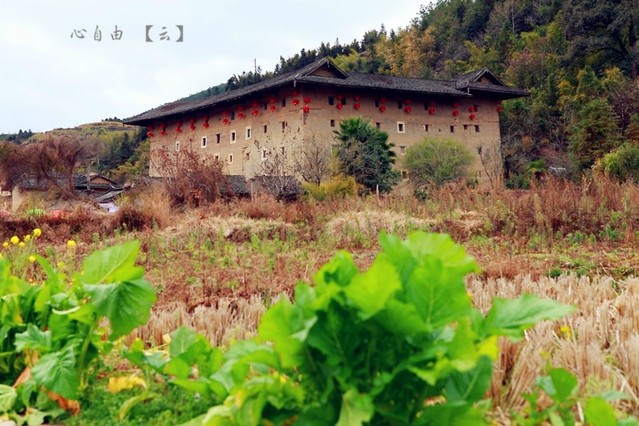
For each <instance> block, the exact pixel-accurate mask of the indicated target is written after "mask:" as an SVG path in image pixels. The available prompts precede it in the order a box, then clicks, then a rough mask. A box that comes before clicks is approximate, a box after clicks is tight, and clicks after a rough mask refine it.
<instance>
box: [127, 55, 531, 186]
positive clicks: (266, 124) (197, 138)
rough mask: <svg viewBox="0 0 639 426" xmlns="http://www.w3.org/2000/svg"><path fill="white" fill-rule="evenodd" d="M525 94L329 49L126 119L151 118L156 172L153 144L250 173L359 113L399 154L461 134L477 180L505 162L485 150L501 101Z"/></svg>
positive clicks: (475, 78) (329, 137)
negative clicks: (414, 74)
mask: <svg viewBox="0 0 639 426" xmlns="http://www.w3.org/2000/svg"><path fill="white" fill-rule="evenodd" d="M522 96H528V92H526V91H525V90H521V89H516V88H510V87H508V86H506V85H505V84H504V83H503V82H502V81H501V80H499V78H497V77H496V76H495V75H494V74H493V73H492V72H490V71H489V70H488V69H486V68H483V69H481V70H478V71H475V72H473V73H470V74H466V75H463V76H460V77H458V78H456V79H453V80H428V79H417V78H404V77H393V76H385V75H369V74H358V73H346V72H344V71H343V70H341V69H340V68H339V67H337V66H336V65H335V63H334V62H333V61H332V60H330V59H327V58H324V59H321V60H319V61H316V62H314V63H312V64H310V65H308V66H306V67H304V68H302V69H300V70H297V71H294V72H291V73H288V74H284V75H280V76H276V77H274V78H271V79H268V80H265V81H262V82H260V83H257V84H253V85H251V86H247V87H244V88H241V89H238V90H234V91H230V92H226V93H223V94H221V95H217V96H212V97H208V98H205V99H198V100H193V101H177V102H172V103H169V104H165V105H162V106H160V107H157V108H155V109H152V110H150V111H147V112H145V113H142V114H139V115H137V116H134V117H131V118H128V119H126V120H124V122H125V123H126V124H132V125H138V126H146V127H147V134H148V136H149V138H150V139H151V166H150V171H149V172H150V175H151V176H158V170H157V163H156V162H155V161H154V158H155V155H156V154H154V152H155V153H157V152H158V151H157V150H159V149H162V150H169V151H179V150H180V149H184V148H186V147H189V148H191V149H193V150H196V151H199V152H201V153H202V154H204V155H208V156H211V157H213V158H216V159H219V160H220V161H223V162H224V163H226V173H227V174H229V175H244V176H247V177H253V176H256V175H260V171H261V170H262V168H261V167H260V163H261V162H263V161H266V160H267V159H268V158H269V156H270V155H272V153H273V152H283V153H289V154H290V156H293V155H296V152H299V149H303V147H304V146H305V144H314V143H335V139H334V131H336V130H339V124H340V121H341V120H344V119H347V118H351V117H354V116H361V117H364V118H366V119H368V120H370V122H371V124H372V125H373V126H376V127H377V128H379V129H381V130H383V131H385V132H387V133H388V134H389V141H390V142H392V143H393V144H394V145H395V147H394V149H395V151H396V153H397V156H398V158H400V157H401V156H402V155H404V154H405V153H406V150H407V149H408V147H410V146H411V145H414V144H417V143H419V142H421V141H422V140H424V138H425V137H446V138H452V139H456V140H458V141H461V142H463V143H464V144H465V145H466V146H467V147H468V148H469V150H470V151H471V152H473V153H474V154H475V155H476V161H475V164H474V170H475V173H476V176H477V178H478V180H479V181H480V182H481V181H484V180H485V179H486V176H485V171H486V169H487V168H492V167H501V158H500V156H499V155H492V156H490V155H486V154H487V153H488V152H489V151H490V150H494V151H495V152H498V150H499V146H500V140H501V139H500V131H499V116H500V112H501V111H502V107H501V101H502V100H506V99H512V98H517V97H522ZM276 150H277V151H276ZM481 153H484V155H483V157H484V162H483V163H484V164H482V161H481V158H480V154H481ZM290 156H288V157H290ZM289 161H290V158H289ZM486 161H489V162H493V163H495V162H496V161H498V162H499V164H486ZM398 167H399V168H401V166H400V162H399V161H398Z"/></svg>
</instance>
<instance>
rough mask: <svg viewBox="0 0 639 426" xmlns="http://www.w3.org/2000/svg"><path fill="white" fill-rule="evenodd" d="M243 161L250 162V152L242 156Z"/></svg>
mask: <svg viewBox="0 0 639 426" xmlns="http://www.w3.org/2000/svg"><path fill="white" fill-rule="evenodd" d="M244 159H245V160H246V161H248V160H250V159H251V152H250V151H246V154H244Z"/></svg>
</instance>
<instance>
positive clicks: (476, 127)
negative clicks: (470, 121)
mask: <svg viewBox="0 0 639 426" xmlns="http://www.w3.org/2000/svg"><path fill="white" fill-rule="evenodd" d="M475 133H479V125H478V124H475Z"/></svg>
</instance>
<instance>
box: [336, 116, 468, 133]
mask: <svg viewBox="0 0 639 426" xmlns="http://www.w3.org/2000/svg"><path fill="white" fill-rule="evenodd" d="M329 125H330V126H331V127H336V125H337V121H336V120H335V119H331V120H330V122H329ZM457 127H459V126H454V125H453V126H450V127H449V131H450V133H455V131H456V128H457ZM462 127H463V128H464V130H465V131H468V130H469V129H471V130H474V131H475V133H479V131H480V128H479V125H478V124H474V125H470V124H463V125H462ZM375 128H376V129H381V128H382V123H380V122H379V121H377V122H375ZM422 129H423V130H424V132H426V133H429V132H432V131H433V130H434V129H433V125H432V124H422ZM439 131H441V129H439ZM397 133H406V124H405V123H404V122H403V121H398V122H397Z"/></svg>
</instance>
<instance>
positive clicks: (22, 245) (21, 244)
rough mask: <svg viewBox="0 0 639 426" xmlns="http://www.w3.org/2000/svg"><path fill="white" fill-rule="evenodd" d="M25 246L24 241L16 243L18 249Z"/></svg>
mask: <svg viewBox="0 0 639 426" xmlns="http://www.w3.org/2000/svg"><path fill="white" fill-rule="evenodd" d="M25 246H26V244H25V243H24V241H20V242H19V243H18V247H25Z"/></svg>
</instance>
